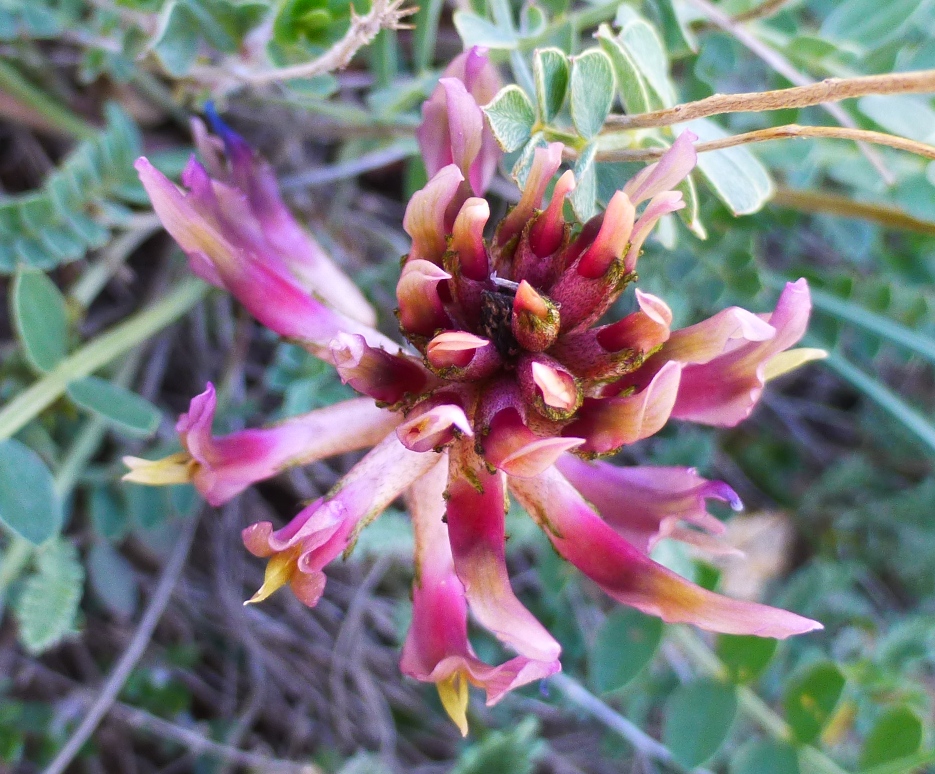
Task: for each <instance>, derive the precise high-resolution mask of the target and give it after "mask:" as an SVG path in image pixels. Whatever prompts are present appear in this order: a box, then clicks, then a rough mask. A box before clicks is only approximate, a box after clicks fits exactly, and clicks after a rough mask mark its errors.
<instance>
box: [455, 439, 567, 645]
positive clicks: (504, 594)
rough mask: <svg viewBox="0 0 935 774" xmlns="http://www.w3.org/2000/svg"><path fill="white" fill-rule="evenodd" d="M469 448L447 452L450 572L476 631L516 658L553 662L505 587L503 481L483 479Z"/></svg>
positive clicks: (542, 637)
mask: <svg viewBox="0 0 935 774" xmlns="http://www.w3.org/2000/svg"><path fill="white" fill-rule="evenodd" d="M472 447H473V443H472V442H471V441H470V440H465V441H461V442H459V443H457V444H455V445H454V446H452V447H451V450H450V451H449V456H450V468H449V471H450V472H449V477H448V511H447V515H448V534H449V538H450V541H451V551H452V554H453V555H454V566H455V570H456V571H457V574H458V577H459V578H460V579H461V582H462V583H463V584H464V588H465V593H466V594H467V599H468V602H469V603H470V606H471V611H472V612H473V613H474V615H475V616H476V618H477V620H478V621H479V622H480V623H481V625H482V626H484V627H485V628H486V629H489V630H490V631H491V632H493V634H495V635H496V637H497V638H498V639H499V640H500V641H501V642H503V643H505V644H506V645H509V646H510V647H511V648H513V649H514V650H515V651H516V652H517V653H519V654H520V655H521V656H526V657H527V658H531V659H535V660H537V661H554V660H555V659H557V658H558V655H559V652H560V650H561V648H560V647H559V645H558V643H557V642H556V641H555V639H554V638H553V637H552V635H550V634H549V633H548V631H546V629H545V628H544V627H543V626H542V624H540V623H539V622H538V621H537V620H536V619H535V617H533V615H532V614H531V613H530V612H529V611H528V610H527V609H526V608H525V607H523V605H522V603H521V602H520V601H519V600H518V599H517V598H516V595H515V594H514V593H513V589H512V588H511V586H510V579H509V576H508V575H507V569H506V554H505V548H504V541H505V538H506V534H505V521H504V517H505V514H506V505H505V500H504V488H503V476H502V474H501V473H499V472H498V473H495V474H491V473H489V472H488V471H487V468H486V467H485V465H484V464H483V461H482V460H480V459H479V458H478V457H477V456H476V454H475V453H474V450H473V448H472Z"/></svg>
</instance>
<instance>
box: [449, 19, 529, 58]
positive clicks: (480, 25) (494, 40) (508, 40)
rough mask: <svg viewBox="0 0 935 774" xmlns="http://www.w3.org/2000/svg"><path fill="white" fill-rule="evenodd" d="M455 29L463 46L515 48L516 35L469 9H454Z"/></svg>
mask: <svg viewBox="0 0 935 774" xmlns="http://www.w3.org/2000/svg"><path fill="white" fill-rule="evenodd" d="M454 24H455V29H456V30H458V35H460V36H461V41H462V42H463V43H464V47H465V48H470V47H471V46H486V47H487V48H498V49H511V48H516V35H515V34H513V32H511V31H510V30H505V29H503V28H501V27H498V26H497V25H495V24H493V23H492V22H489V21H487V19H484V18H483V17H481V16H478V15H477V14H475V13H471V12H470V11H455V14H454Z"/></svg>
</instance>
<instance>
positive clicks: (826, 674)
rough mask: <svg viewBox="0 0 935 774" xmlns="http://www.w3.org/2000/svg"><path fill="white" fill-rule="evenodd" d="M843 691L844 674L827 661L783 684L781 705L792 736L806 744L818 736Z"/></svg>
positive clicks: (813, 666) (807, 669)
mask: <svg viewBox="0 0 935 774" xmlns="http://www.w3.org/2000/svg"><path fill="white" fill-rule="evenodd" d="M843 690H844V675H843V674H841V670H840V669H838V668H837V666H835V665H834V664H833V663H831V662H830V661H820V662H818V663H816V664H812V665H811V666H809V667H808V668H806V669H805V670H803V671H801V672H799V673H798V674H796V675H793V677H792V678H791V679H790V680H789V682H787V684H786V687H785V691H784V692H783V698H782V703H783V707H784V708H785V710H786V720H787V721H788V723H789V725H790V726H792V730H793V731H794V732H795V737H796V739H798V740H799V741H800V742H805V743H806V744H808V743H809V742H811V741H813V740H814V739H815V738H817V736H818V735H819V734H820V733H821V730H822V729H823V728H824V727H825V724H826V723H827V722H828V720H829V719H830V718H831V714H832V713H833V712H834V708H835V707H836V706H837V703H838V699H840V698H841V692H842V691H843Z"/></svg>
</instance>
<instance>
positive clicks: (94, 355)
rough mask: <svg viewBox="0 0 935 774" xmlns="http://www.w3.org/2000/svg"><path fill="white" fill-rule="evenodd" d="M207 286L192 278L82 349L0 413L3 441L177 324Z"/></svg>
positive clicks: (0, 431) (0, 432) (203, 293)
mask: <svg viewBox="0 0 935 774" xmlns="http://www.w3.org/2000/svg"><path fill="white" fill-rule="evenodd" d="M207 290H208V285H206V284H205V283H204V282H202V281H201V280H198V279H194V278H190V279H186V280H185V281H183V282H182V283H180V284H179V285H178V286H177V287H176V288H175V290H174V291H173V292H172V293H170V294H169V295H167V296H166V297H165V298H162V299H160V300H159V301H157V302H155V303H154V304H152V305H151V306H150V307H149V308H148V309H145V310H144V311H142V312H139V313H137V314H135V315H134V316H133V317H130V318H129V319H127V320H125V321H124V322H122V323H120V324H119V325H117V326H115V327H114V328H112V329H111V330H109V331H107V333H104V334H103V335H101V336H98V337H97V338H96V339H94V340H93V341H91V342H89V343H88V344H86V345H85V346H83V347H81V348H80V349H78V350H77V351H75V352H73V353H72V354H71V355H69V356H68V357H67V358H65V360H63V361H62V362H61V363H59V364H58V365H57V366H56V367H55V368H54V369H52V370H51V371H49V372H48V373H47V374H45V375H44V376H43V377H42V378H40V379H39V380H38V381H37V382H35V383H34V384H33V385H32V386H31V387H30V388H29V389H27V390H26V391H25V392H23V393H20V394H19V395H17V396H16V397H15V398H14V399H13V400H11V401H10V402H9V403H7V405H6V406H4V407H3V409H2V410H0V440H5V439H7V438H9V437H10V436H12V435H13V434H14V433H15V432H17V431H18V430H19V429H20V428H22V427H23V426H24V425H26V424H27V423H28V422H29V421H30V420H31V419H33V418H34V417H35V416H37V415H38V414H39V412H40V411H42V410H43V409H44V408H46V407H47V406H49V405H50V404H51V403H52V402H53V401H55V400H56V399H57V398H58V397H59V396H60V395H61V394H62V393H63V392H64V391H65V389H66V388H67V387H68V385H69V384H71V383H72V382H74V381H76V380H77V379H81V378H83V377H85V376H88V375H90V374H92V373H94V372H95V371H96V370H97V369H98V368H100V367H101V366H103V365H105V364H107V363H109V362H111V361H112V360H114V359H115V358H117V357H120V355H123V354H124V353H126V352H129V351H130V350H131V349H133V347H135V346H137V345H139V344H141V343H142V342H144V341H145V340H146V339H148V338H149V337H150V336H152V335H153V334H155V333H157V332H158V331H160V330H162V329H163V328H165V327H166V326H167V325H169V324H171V323H173V322H175V321H176V320H177V319H178V318H179V317H181V316H182V315H184V314H185V313H186V312H188V311H189V310H190V309H191V308H192V307H194V306H195V304H197V303H198V302H199V301H200V300H201V298H202V297H203V296H204V295H205V293H206V292H207Z"/></svg>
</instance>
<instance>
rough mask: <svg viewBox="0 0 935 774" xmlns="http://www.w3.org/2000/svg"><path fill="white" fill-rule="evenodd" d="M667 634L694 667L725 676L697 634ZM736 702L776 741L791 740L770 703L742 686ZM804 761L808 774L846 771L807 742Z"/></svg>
mask: <svg viewBox="0 0 935 774" xmlns="http://www.w3.org/2000/svg"><path fill="white" fill-rule="evenodd" d="M669 632H670V636H671V637H672V639H673V640H675V641H676V643H677V644H678V646H679V648H680V649H681V650H682V652H683V653H684V654H685V655H686V656H688V658H689V659H690V660H691V661H693V662H694V664H695V666H697V667H698V668H700V669H701V670H702V671H704V672H707V673H708V674H709V675H711V676H712V677H716V678H718V679H724V678H725V677H726V675H727V667H725V666H724V664H722V663H721V660H720V659H719V658H718V657H717V656H716V655H715V654H714V652H713V651H712V650H711V649H710V648H709V647H708V646H707V645H705V644H704V643H703V642H702V641H701V640H700V639H699V638H698V636H697V635H696V634H694V633H693V632H691V631H689V630H688V629H685V628H683V627H671V628H670V629H669ZM737 704H738V706H739V708H740V711H741V712H743V714H745V715H746V716H747V717H748V718H750V719H751V720H752V721H753V722H754V723H756V724H757V725H758V726H759V727H760V728H762V729H763V730H764V731H765V732H766V733H767V734H769V735H770V736H771V737H773V738H774V739H776V740H778V741H783V742H790V741H792V738H793V734H792V729H791V728H789V724H788V723H786V721H785V720H783V719H782V718H781V717H779V715H777V714H776V713H775V712H773V710H772V709H770V707H769V705H768V704H767V703H766V702H765V701H763V700H762V699H761V698H760V697H759V696H757V695H756V693H754V692H753V691H752V690H751V689H750V688H748V687H747V686H745V685H739V686H737ZM799 749H800V753H801V755H802V759H803V760H807V761H808V768H807V771H809V772H810V773H811V774H847V772H846V771H845V770H844V769H842V768H841V767H840V766H838V764H837V763H835V762H834V761H833V760H831V758H829V757H828V756H827V755H825V754H824V753H822V752H821V751H820V750H817V749H815V748H814V747H811V746H810V745H801V746H800V747H799Z"/></svg>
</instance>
